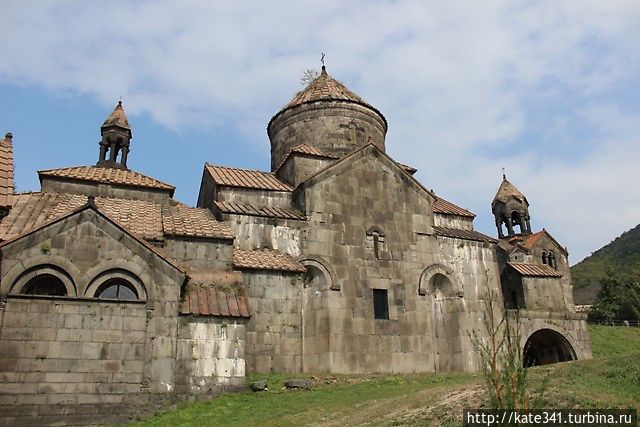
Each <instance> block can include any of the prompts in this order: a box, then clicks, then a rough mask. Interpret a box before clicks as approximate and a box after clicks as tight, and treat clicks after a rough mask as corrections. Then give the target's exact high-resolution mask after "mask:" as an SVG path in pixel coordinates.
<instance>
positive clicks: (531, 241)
mask: <svg viewBox="0 0 640 427" xmlns="http://www.w3.org/2000/svg"><path fill="white" fill-rule="evenodd" d="M544 235H545V230H544V229H542V230H540V231H538V232H537V233H533V234H530V235H528V236H524V237H523V240H522V242H521V243H520V245H521V246H522V247H524V248H525V249H526V250H528V251H531V249H532V248H533V247H534V246H535V245H536V243H538V242H539V241H540V239H541V238H542V236H544Z"/></svg>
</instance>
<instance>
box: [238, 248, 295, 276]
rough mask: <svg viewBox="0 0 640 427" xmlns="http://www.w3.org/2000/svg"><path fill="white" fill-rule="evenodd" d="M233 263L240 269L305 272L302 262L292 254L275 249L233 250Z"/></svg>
mask: <svg viewBox="0 0 640 427" xmlns="http://www.w3.org/2000/svg"><path fill="white" fill-rule="evenodd" d="M233 265H234V267H236V268H240V269H252V270H280V271H294V272H304V271H306V269H305V268H304V266H303V265H302V264H300V263H299V262H298V261H296V260H295V259H293V258H292V257H291V256H290V255H287V254H285V253H282V252H279V251H275V250H268V249H263V250H256V251H246V250H242V249H234V250H233Z"/></svg>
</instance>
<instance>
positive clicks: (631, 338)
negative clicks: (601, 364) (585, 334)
mask: <svg viewBox="0 0 640 427" xmlns="http://www.w3.org/2000/svg"><path fill="white" fill-rule="evenodd" d="M589 336H590V337H591V349H592V351H593V357H596V358H600V357H608V356H616V355H622V354H629V353H640V328H637V327H633V328H625V327H622V326H617V327H613V326H602V325H589Z"/></svg>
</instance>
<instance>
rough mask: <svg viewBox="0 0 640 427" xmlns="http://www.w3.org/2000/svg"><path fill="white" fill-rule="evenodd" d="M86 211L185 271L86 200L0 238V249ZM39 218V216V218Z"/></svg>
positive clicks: (176, 267)
mask: <svg viewBox="0 0 640 427" xmlns="http://www.w3.org/2000/svg"><path fill="white" fill-rule="evenodd" d="M87 209H91V210H93V211H94V212H96V213H97V214H98V215H100V216H102V217H103V218H106V219H107V220H108V221H110V222H111V223H113V224H114V225H115V226H116V227H118V228H120V229H122V231H124V232H125V233H127V234H129V235H130V236H131V238H133V239H134V240H136V241H138V242H139V243H140V244H141V245H143V246H145V247H146V248H147V249H148V250H149V251H151V252H153V253H155V254H156V255H157V256H159V257H160V258H162V259H163V260H164V261H166V262H167V263H168V264H170V265H171V266H172V267H174V268H175V269H177V270H179V271H180V272H182V273H185V271H184V270H183V269H182V267H180V265H178V263H176V261H175V260H173V259H172V258H170V257H168V256H167V255H166V254H165V253H164V252H163V251H162V250H159V248H157V247H154V246H153V245H151V244H150V243H148V242H147V241H146V240H144V239H142V238H141V237H140V236H137V235H136V234H133V233H131V232H130V231H129V230H127V229H126V228H124V227H123V226H122V224H119V223H118V222H117V221H114V220H113V219H112V218H110V217H109V216H108V215H107V214H106V213H104V212H103V211H101V210H100V209H99V208H98V207H97V206H96V205H95V203H89V201H88V200H87V203H85V204H83V205H81V206H79V207H77V208H74V209H71V210H69V211H68V212H65V213H64V214H63V215H58V216H55V217H51V219H49V220H46V221H44V222H40V221H39V222H38V225H37V226H35V227H32V228H29V229H27V230H26V231H24V233H20V234H18V235H15V236H10V237H8V238H4V237H2V238H0V247H3V246H6V245H9V244H11V243H12V242H14V241H16V240H19V239H20V238H22V237H23V236H26V235H29V234H30V233H34V232H36V231H38V230H41V229H43V228H45V227H47V226H49V225H52V224H55V223H56V222H60V221H64V220H65V219H67V218H69V217H72V216H74V215H76V214H78V213H80V212H82V211H84V210H87ZM39 217H40V218H41V216H39ZM4 223H5V222H4V221H3V222H2V224H4ZM0 235H1V234H0Z"/></svg>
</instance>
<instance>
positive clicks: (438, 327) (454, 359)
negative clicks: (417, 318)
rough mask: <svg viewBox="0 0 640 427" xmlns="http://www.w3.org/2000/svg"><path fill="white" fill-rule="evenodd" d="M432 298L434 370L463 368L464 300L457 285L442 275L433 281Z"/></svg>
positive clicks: (432, 279) (435, 276) (435, 277)
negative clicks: (461, 315) (455, 287)
mask: <svg viewBox="0 0 640 427" xmlns="http://www.w3.org/2000/svg"><path fill="white" fill-rule="evenodd" d="M428 283H429V289H430V293H431V296H432V313H433V333H434V337H433V339H434V349H435V353H434V365H435V366H434V367H435V371H436V372H451V371H456V370H461V369H462V354H461V344H460V330H461V328H460V313H461V311H462V307H461V304H462V301H461V299H460V297H459V296H458V293H457V292H455V290H454V285H453V283H452V282H451V280H450V279H449V277H447V276H445V275H444V274H442V273H436V274H434V275H433V276H432V277H431V278H430V279H429V282H428Z"/></svg>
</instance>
